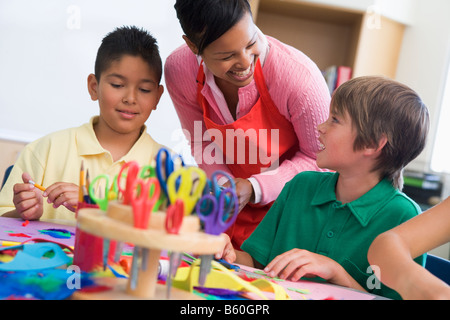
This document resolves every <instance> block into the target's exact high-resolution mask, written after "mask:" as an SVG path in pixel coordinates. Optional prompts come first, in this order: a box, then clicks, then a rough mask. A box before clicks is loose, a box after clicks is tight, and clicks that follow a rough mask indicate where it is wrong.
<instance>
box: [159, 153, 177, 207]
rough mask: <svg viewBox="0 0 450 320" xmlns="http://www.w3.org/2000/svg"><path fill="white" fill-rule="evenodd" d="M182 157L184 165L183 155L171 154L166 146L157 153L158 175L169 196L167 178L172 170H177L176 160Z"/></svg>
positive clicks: (164, 190) (165, 192)
mask: <svg viewBox="0 0 450 320" xmlns="http://www.w3.org/2000/svg"><path fill="white" fill-rule="evenodd" d="M178 158H179V159H180V163H181V166H182V167H183V166H184V161H183V158H182V157H181V155H178V154H177V155H171V153H170V151H169V150H168V149H166V148H161V149H159V151H158V153H157V154H156V177H157V178H158V180H159V183H160V184H161V188H162V190H163V192H164V194H165V195H166V197H169V193H168V190H167V180H168V178H169V176H170V175H171V174H172V172H173V171H174V170H175V161H176V159H178ZM169 201H170V199H169Z"/></svg>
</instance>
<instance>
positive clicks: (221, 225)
mask: <svg viewBox="0 0 450 320" xmlns="http://www.w3.org/2000/svg"><path fill="white" fill-rule="evenodd" d="M227 200H229V201H227ZM227 202H228V203H227ZM238 211H239V202H238V198H237V195H236V191H235V189H232V188H225V189H222V190H221V191H220V193H219V197H218V198H216V197H215V196H213V195H212V194H206V195H204V196H202V197H201V198H200V200H199V201H198V202H197V205H196V212H197V214H198V216H199V218H200V220H202V221H203V222H204V223H205V232H206V233H208V234H213V235H219V234H221V233H222V232H224V231H225V230H227V229H228V228H229V227H230V226H231V225H232V224H233V223H234V221H236V218H237V215H238Z"/></svg>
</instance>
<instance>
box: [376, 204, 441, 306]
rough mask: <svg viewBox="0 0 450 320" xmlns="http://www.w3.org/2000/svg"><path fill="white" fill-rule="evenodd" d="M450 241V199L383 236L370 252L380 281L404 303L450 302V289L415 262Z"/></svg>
mask: <svg viewBox="0 0 450 320" xmlns="http://www.w3.org/2000/svg"><path fill="white" fill-rule="evenodd" d="M449 241H450V198H447V199H446V200H445V201H443V202H442V203H441V204H439V205H437V206H435V207H433V208H431V209H429V210H427V211H425V212H424V213H422V214H420V215H419V216H417V217H415V218H413V219H411V220H408V221H406V222H405V223H403V224H401V225H399V226H398V227H395V228H394V229H392V230H389V231H387V232H385V233H383V234H381V235H379V236H378V237H377V238H376V239H375V240H374V242H373V243H372V245H371V246H370V248H369V252H368V259H369V262H370V264H371V265H374V266H377V267H378V268H380V278H381V279H380V281H381V282H383V283H384V284H386V285H387V286H389V287H391V288H392V289H394V290H396V291H397V292H398V293H399V294H400V295H401V296H402V298H403V299H441V298H444V299H450V287H449V286H448V285H446V284H445V283H444V282H443V281H441V280H439V279H438V278H436V277H435V276H433V275H432V274H431V273H430V272H428V271H427V270H426V269H425V268H423V267H422V266H420V265H418V264H417V263H415V262H414V261H413V259H414V258H416V257H417V256H419V255H421V254H423V253H426V252H428V251H429V250H431V249H433V248H436V247H438V246H439V245H442V244H445V243H447V242H449Z"/></svg>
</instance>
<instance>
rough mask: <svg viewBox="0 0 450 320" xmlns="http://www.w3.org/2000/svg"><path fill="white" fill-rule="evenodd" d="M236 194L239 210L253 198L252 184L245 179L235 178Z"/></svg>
mask: <svg viewBox="0 0 450 320" xmlns="http://www.w3.org/2000/svg"><path fill="white" fill-rule="evenodd" d="M234 183H235V184H236V194H237V197H238V200H239V212H241V210H242V209H243V208H244V207H245V206H246V205H247V203H248V202H249V201H251V200H252V199H253V198H254V193H253V186H252V183H251V182H250V181H248V180H247V179H242V178H236V179H234Z"/></svg>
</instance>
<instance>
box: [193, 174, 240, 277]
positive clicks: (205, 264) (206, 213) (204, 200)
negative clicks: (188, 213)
mask: <svg viewBox="0 0 450 320" xmlns="http://www.w3.org/2000/svg"><path fill="white" fill-rule="evenodd" d="M219 174H222V172H219V173H217V175H219ZM217 175H215V174H213V177H212V188H213V190H212V192H211V193H208V194H205V195H204V196H202V197H201V198H200V200H199V201H198V202H197V205H196V212H197V214H198V216H199V218H200V220H202V221H203V222H204V225H205V232H206V233H208V234H212V235H219V234H221V233H222V232H224V231H226V230H227V229H228V228H229V227H230V226H231V225H232V224H233V223H234V222H235V221H236V218H237V216H238V212H239V202H238V198H237V194H236V188H235V185H234V182H233V180H230V182H232V183H231V187H228V188H223V187H219V185H218V183H217V179H216V177H217ZM213 258H214V256H213V255H203V256H202V257H201V262H200V272H199V278H198V283H199V284H200V285H201V286H203V285H204V284H205V282H206V276H207V275H208V274H209V272H210V270H211V261H212V260H213Z"/></svg>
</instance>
